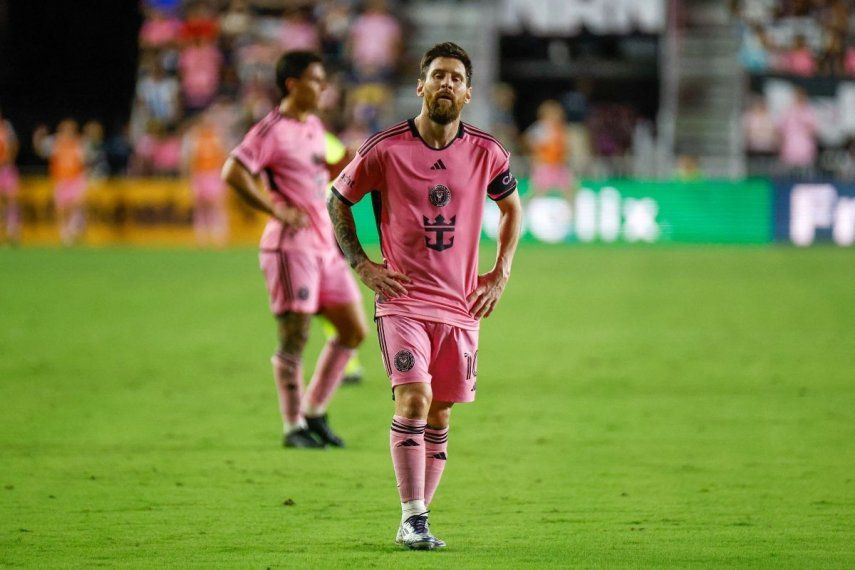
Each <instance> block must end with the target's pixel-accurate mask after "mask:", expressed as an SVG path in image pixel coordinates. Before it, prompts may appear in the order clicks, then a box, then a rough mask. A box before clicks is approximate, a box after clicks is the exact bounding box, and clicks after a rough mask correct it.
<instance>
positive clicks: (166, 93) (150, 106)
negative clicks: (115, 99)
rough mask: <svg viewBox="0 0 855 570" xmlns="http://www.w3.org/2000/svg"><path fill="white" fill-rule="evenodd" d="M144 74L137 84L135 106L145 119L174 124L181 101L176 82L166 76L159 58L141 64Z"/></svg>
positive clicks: (178, 115)
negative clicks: (139, 109) (140, 107)
mask: <svg viewBox="0 0 855 570" xmlns="http://www.w3.org/2000/svg"><path fill="white" fill-rule="evenodd" d="M143 69H144V72H145V71H147V73H145V75H144V77H143V78H142V80H140V82H139V83H137V104H138V105H142V107H143V108H142V109H141V111H142V112H143V113H144V115H145V116H146V117H149V118H152V119H156V120H158V121H161V122H163V123H174V122H175V121H177V120H178V119H179V117H180V114H181V112H180V109H181V99H180V88H179V85H178V80H176V79H175V78H174V77H170V76H168V75H166V72H165V71H164V69H163V65H162V64H161V62H160V58H158V57H151V58H149V59H148V60H147V62H146V63H144V64H143Z"/></svg>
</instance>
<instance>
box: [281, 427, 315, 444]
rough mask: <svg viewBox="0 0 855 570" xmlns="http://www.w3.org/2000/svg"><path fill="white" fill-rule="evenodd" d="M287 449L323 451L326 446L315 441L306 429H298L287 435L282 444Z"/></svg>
mask: <svg viewBox="0 0 855 570" xmlns="http://www.w3.org/2000/svg"><path fill="white" fill-rule="evenodd" d="M282 445H284V446H285V447H296V448H301V449H323V448H324V444H323V442H321V441H318V440H317V439H315V436H313V435H312V432H310V431H309V430H308V429H306V428H298V429H295V430H291V431H289V432H288V433H286V434H285V439H284V440H283V442H282Z"/></svg>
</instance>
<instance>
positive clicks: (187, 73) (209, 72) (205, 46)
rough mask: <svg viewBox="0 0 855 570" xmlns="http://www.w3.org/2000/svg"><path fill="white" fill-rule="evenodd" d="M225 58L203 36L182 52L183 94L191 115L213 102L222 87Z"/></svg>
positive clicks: (180, 64) (180, 60)
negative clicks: (221, 71)
mask: <svg viewBox="0 0 855 570" xmlns="http://www.w3.org/2000/svg"><path fill="white" fill-rule="evenodd" d="M222 64H223V56H222V54H220V50H218V49H217V47H216V45H215V44H214V43H213V42H212V41H209V40H206V39H205V38H203V37H201V36H196V37H194V39H193V40H192V43H191V44H190V45H188V46H187V47H185V48H184V49H183V50H181V57H180V59H179V61H178V65H179V68H180V70H181V92H182V94H183V96H184V104H185V106H186V107H187V110H188V111H190V112H191V113H193V112H198V111H200V110H202V109H204V108H205V107H207V106H208V104H210V103H211V101H213V99H214V96H215V95H216V94H217V88H218V87H219V85H220V67H221V66H222Z"/></svg>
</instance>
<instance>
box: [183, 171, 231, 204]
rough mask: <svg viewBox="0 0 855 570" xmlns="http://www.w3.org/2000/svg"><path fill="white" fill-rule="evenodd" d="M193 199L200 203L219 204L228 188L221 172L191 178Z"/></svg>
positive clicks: (196, 175) (206, 173)
mask: <svg viewBox="0 0 855 570" xmlns="http://www.w3.org/2000/svg"><path fill="white" fill-rule="evenodd" d="M190 188H192V190H193V198H194V199H196V200H197V201H200V202H217V201H219V200H220V199H221V198H222V197H223V195H224V194H225V191H226V187H225V185H224V184H223V181H222V179H221V178H220V173H219V172H201V173H199V174H194V175H193V176H192V177H191V178H190Z"/></svg>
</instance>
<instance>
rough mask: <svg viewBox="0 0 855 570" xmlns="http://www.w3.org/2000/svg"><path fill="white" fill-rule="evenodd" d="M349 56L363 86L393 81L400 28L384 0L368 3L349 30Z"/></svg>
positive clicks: (369, 1)
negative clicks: (370, 82) (391, 79)
mask: <svg viewBox="0 0 855 570" xmlns="http://www.w3.org/2000/svg"><path fill="white" fill-rule="evenodd" d="M349 41H350V55H351V58H352V61H353V69H354V72H355V74H356V78H357V80H358V81H360V82H366V81H381V82H387V81H389V79H390V76H391V74H392V72H393V71H394V69H395V66H396V65H397V63H398V57H399V56H400V53H401V25H400V24H399V23H398V20H397V19H396V18H395V17H394V16H393V15H392V14H391V13H390V12H389V7H388V5H387V4H386V1H385V0H368V1H367V3H366V7H365V12H363V13H362V14H361V15H360V16H359V17H357V18H356V20H355V21H354V22H353V26H351V28H350V40H349Z"/></svg>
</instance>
